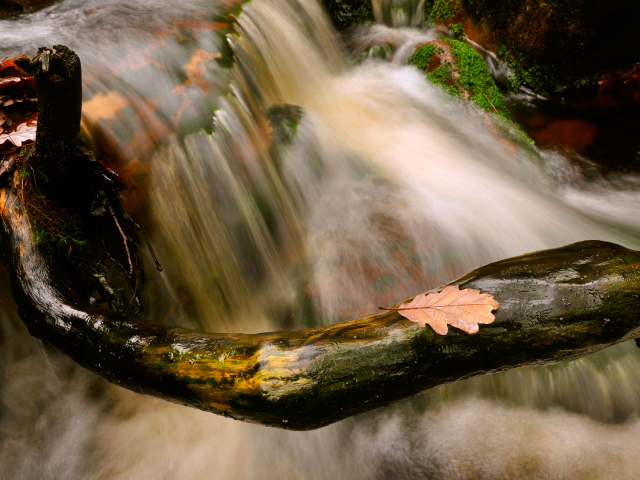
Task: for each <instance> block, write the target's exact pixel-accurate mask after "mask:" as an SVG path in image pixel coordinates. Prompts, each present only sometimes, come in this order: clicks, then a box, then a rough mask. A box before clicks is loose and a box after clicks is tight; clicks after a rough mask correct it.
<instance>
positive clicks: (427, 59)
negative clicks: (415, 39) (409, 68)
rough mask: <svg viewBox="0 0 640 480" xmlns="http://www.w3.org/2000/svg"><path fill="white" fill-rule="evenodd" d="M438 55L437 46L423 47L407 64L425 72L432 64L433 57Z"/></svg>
mask: <svg viewBox="0 0 640 480" xmlns="http://www.w3.org/2000/svg"><path fill="white" fill-rule="evenodd" d="M435 53H436V46H435V45H423V46H421V47H419V48H418V49H417V50H416V51H415V52H414V53H413V55H411V56H410V57H409V60H408V61H407V63H408V64H409V65H413V66H414V67H416V68H418V69H420V70H422V71H425V70H426V69H427V67H428V66H429V63H431V57H432V56H433V55H434V54H435Z"/></svg>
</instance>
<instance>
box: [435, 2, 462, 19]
mask: <svg viewBox="0 0 640 480" xmlns="http://www.w3.org/2000/svg"><path fill="white" fill-rule="evenodd" d="M455 11H456V8H455V4H454V2H453V0H436V1H435V3H434V4H433V8H432V9H431V13H430V15H431V17H432V18H433V19H438V20H441V21H447V20H450V19H452V18H453V17H454V15H455Z"/></svg>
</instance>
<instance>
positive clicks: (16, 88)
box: [0, 58, 38, 163]
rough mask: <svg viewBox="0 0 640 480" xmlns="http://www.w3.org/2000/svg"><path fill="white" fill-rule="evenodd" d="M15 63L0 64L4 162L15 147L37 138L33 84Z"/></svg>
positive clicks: (0, 152) (0, 137) (0, 130)
mask: <svg viewBox="0 0 640 480" xmlns="http://www.w3.org/2000/svg"><path fill="white" fill-rule="evenodd" d="M14 60H15V58H12V59H9V60H5V61H3V62H2V63H0V155H1V157H0V159H2V160H3V163H6V161H8V159H9V158H10V157H11V155H12V154H13V153H14V152H16V151H17V149H18V148H20V147H22V146H23V145H25V144H28V143H33V142H34V141H35V139H36V125H37V118H38V100H37V98H36V87H35V83H34V81H33V77H31V76H30V75H29V74H28V73H27V72H25V71H24V70H22V69H21V68H20V67H18V66H17V65H16V64H15V63H14Z"/></svg>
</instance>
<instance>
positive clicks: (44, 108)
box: [16, 45, 82, 208]
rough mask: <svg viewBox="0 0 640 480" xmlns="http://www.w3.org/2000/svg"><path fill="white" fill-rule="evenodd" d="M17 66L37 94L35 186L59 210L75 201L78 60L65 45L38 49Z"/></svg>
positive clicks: (79, 95)
mask: <svg viewBox="0 0 640 480" xmlns="http://www.w3.org/2000/svg"><path fill="white" fill-rule="evenodd" d="M16 63H17V64H18V65H19V66H20V67H21V68H23V69H24V70H25V71H27V72H28V73H30V74H31V75H33V78H34V80H35V83H36V89H37V93H38V107H39V113H38V130H37V134H36V147H35V156H34V158H33V167H34V169H35V172H36V174H37V176H38V187H39V189H40V190H41V191H42V193H43V194H44V195H45V196H47V197H48V198H50V199H52V200H53V201H55V202H56V203H58V204H59V205H60V206H61V207H62V208H68V207H69V206H70V204H71V203H72V202H74V201H76V200H77V193H78V190H79V186H81V185H82V183H81V182H79V178H78V169H77V166H76V164H75V158H76V154H75V150H76V146H77V139H78V134H79V132H80V120H81V114H82V68H81V65H80V58H79V57H78V55H76V54H75V53H74V52H73V51H72V50H70V49H69V48H67V47H65V46H64V45H54V47H53V48H47V47H40V49H39V50H38V53H37V54H36V55H35V56H34V57H33V59H32V60H31V61H30V62H29V61H27V60H26V59H18V60H17V61H16Z"/></svg>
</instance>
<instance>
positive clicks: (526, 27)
mask: <svg viewBox="0 0 640 480" xmlns="http://www.w3.org/2000/svg"><path fill="white" fill-rule="evenodd" d="M427 9H428V11H430V13H431V16H432V18H433V20H434V21H435V22H436V23H437V24H440V25H444V26H447V27H449V26H450V25H459V24H461V25H462V27H463V31H464V33H465V34H466V35H467V36H468V37H469V38H470V39H471V40H473V41H474V42H477V43H479V44H480V45H482V46H484V47H485V48H488V49H490V50H493V51H494V52H496V53H497V54H498V56H499V57H500V58H502V59H503V60H506V61H507V62H508V64H509V66H510V68H511V69H512V71H513V76H512V79H511V80H512V82H511V83H512V87H514V88H517V87H519V86H520V85H526V86H528V87H529V88H531V89H532V90H534V91H536V92H538V93H551V92H560V91H563V90H566V89H575V88H581V87H585V86H597V83H598V80H600V79H601V78H602V75H603V74H606V73H609V72H613V71H618V70H622V69H625V68H628V67H630V66H631V65H632V64H633V63H635V62H638V60H640V49H638V48H637V45H638V43H639V41H640V29H639V28H638V24H639V23H640V3H638V2H637V1H636V0H621V1H618V2H607V1H605V0H573V1H566V0H436V1H435V2H431V5H430V6H427ZM456 28H457V29H458V30H460V27H459V26H458V27H456Z"/></svg>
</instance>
